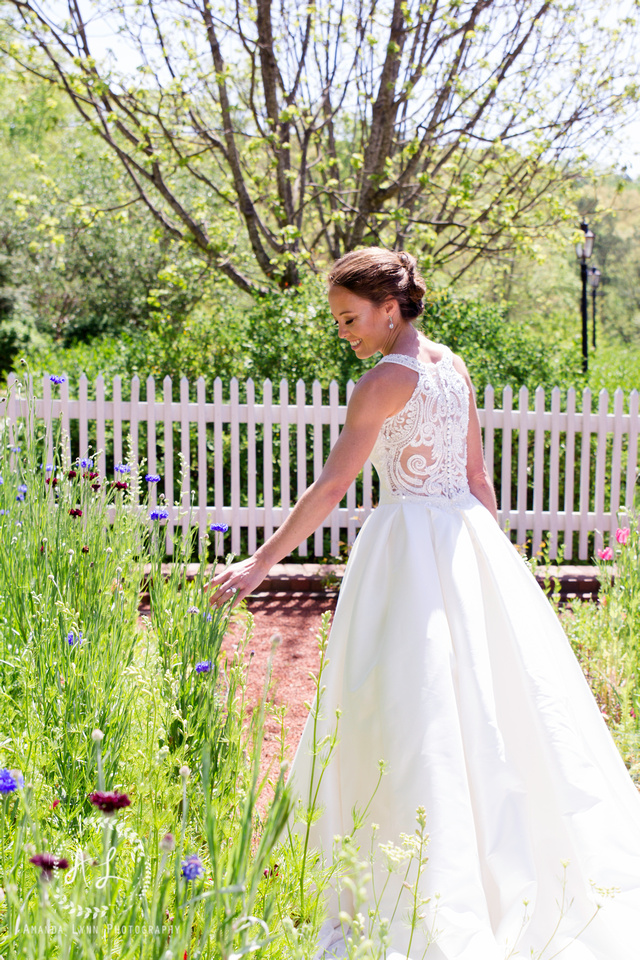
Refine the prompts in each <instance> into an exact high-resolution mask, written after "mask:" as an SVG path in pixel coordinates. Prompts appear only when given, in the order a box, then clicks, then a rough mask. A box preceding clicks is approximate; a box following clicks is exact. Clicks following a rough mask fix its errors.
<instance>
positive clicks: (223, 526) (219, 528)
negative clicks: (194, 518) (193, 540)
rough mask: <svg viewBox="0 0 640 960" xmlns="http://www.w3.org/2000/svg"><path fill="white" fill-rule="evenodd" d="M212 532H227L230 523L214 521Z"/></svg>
mask: <svg viewBox="0 0 640 960" xmlns="http://www.w3.org/2000/svg"><path fill="white" fill-rule="evenodd" d="M209 529H210V530H211V532H212V533H226V532H227V530H228V529H229V524H228V523H212V524H211V526H210V528H209Z"/></svg>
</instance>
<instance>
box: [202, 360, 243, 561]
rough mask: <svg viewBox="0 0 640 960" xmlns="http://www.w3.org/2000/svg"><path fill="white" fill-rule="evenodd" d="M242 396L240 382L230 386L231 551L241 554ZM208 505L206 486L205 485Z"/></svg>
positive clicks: (232, 382)
mask: <svg viewBox="0 0 640 960" xmlns="http://www.w3.org/2000/svg"><path fill="white" fill-rule="evenodd" d="M239 407H240V394H239V389H238V380H237V378H236V377H232V379H231V383H230V384H229V408H230V411H229V419H230V422H231V549H232V551H233V552H234V553H240V409H239ZM205 503H206V484H205Z"/></svg>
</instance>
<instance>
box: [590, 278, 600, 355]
mask: <svg viewBox="0 0 640 960" xmlns="http://www.w3.org/2000/svg"><path fill="white" fill-rule="evenodd" d="M600 277H601V273H600V271H599V270H598V268H597V267H589V285H590V286H591V306H592V310H591V317H592V321H593V332H592V340H591V344H592V346H593V349H594V350H595V348H596V294H597V292H598V284H599V283H600Z"/></svg>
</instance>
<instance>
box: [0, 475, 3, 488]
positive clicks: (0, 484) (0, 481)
mask: <svg viewBox="0 0 640 960" xmlns="http://www.w3.org/2000/svg"><path fill="white" fill-rule="evenodd" d="M3 483H4V480H3V479H2V477H0V486H2V484H3Z"/></svg>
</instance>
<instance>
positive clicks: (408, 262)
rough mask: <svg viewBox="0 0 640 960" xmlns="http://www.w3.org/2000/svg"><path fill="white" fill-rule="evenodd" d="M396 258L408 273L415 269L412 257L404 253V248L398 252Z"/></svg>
mask: <svg viewBox="0 0 640 960" xmlns="http://www.w3.org/2000/svg"><path fill="white" fill-rule="evenodd" d="M398 260H399V261H400V263H401V264H402V266H403V267H404V268H405V270H407V271H408V272H409V273H410V274H411V273H413V272H414V270H415V269H416V262H415V260H414V259H413V257H410V256H409V254H408V253H405V251H404V250H401V251H400V253H399V254H398Z"/></svg>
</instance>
